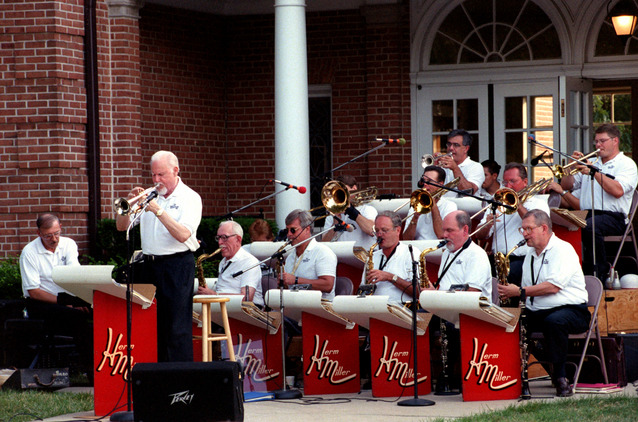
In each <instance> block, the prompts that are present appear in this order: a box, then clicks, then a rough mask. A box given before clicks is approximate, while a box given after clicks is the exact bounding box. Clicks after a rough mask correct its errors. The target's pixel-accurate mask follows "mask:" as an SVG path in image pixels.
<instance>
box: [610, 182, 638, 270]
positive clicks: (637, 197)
mask: <svg viewBox="0 0 638 422" xmlns="http://www.w3.org/2000/svg"><path fill="white" fill-rule="evenodd" d="M636 208H638V189H636V190H634V194H633V196H632V199H631V208H630V209H629V216H628V217H629V223H628V224H627V228H626V229H625V233H623V235H622V236H605V237H604V240H605V242H619V243H620V244H619V245H618V252H616V257H615V258H614V262H613V263H612V264H611V271H614V269H615V268H616V265H617V264H618V258H620V253H621V252H622V247H623V246H624V244H625V241H626V240H627V238H628V237H629V238H630V239H631V244H632V245H633V247H634V256H633V259H634V260H635V261H634V262H636V264H637V265H638V245H637V244H636V233H635V232H634V214H636ZM610 276H611V275H610Z"/></svg>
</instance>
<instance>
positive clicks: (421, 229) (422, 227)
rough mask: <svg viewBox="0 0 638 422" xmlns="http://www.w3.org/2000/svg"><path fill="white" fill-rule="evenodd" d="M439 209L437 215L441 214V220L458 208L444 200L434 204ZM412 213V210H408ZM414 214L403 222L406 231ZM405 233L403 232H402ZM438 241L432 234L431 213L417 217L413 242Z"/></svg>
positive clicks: (452, 202)
mask: <svg viewBox="0 0 638 422" xmlns="http://www.w3.org/2000/svg"><path fill="white" fill-rule="evenodd" d="M436 206H437V207H439V214H441V220H443V219H444V218H445V216H446V215H448V214H449V213H451V212H452V211H456V210H457V209H458V207H457V206H456V203H455V202H454V201H448V200H447V199H445V198H441V199H439V202H437V204H436ZM410 212H412V210H410ZM413 217H414V214H412V215H411V216H410V217H408V219H407V220H406V221H405V229H407V228H408V227H409V225H410V222H411V221H412V218H413ZM403 231H404V232H405V230H403ZM433 239H438V237H437V236H436V233H434V225H433V224H432V212H429V213H427V214H425V215H422V216H420V217H419V220H418V221H417V223H416V231H415V233H414V240H433Z"/></svg>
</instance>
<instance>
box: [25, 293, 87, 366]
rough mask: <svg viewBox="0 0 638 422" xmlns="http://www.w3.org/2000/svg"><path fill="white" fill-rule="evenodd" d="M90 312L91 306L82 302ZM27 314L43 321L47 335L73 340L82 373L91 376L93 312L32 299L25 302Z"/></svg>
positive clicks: (31, 317)
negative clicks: (66, 337) (84, 372)
mask: <svg viewBox="0 0 638 422" xmlns="http://www.w3.org/2000/svg"><path fill="white" fill-rule="evenodd" d="M84 304H85V305H86V307H87V308H88V309H89V310H90V309H91V305H90V304H88V303H86V302H84ZM26 308H27V313H28V314H29V318H30V319H41V320H43V321H44V329H45V332H46V334H47V335H60V336H68V337H72V338H73V343H74V344H75V346H76V347H77V349H78V353H79V356H80V366H81V368H82V370H83V371H86V372H87V373H88V374H89V377H92V376H93V312H92V311H91V312H84V311H81V310H79V309H75V308H71V307H68V306H63V305H58V304H55V303H48V302H42V301H39V300H34V299H27V301H26Z"/></svg>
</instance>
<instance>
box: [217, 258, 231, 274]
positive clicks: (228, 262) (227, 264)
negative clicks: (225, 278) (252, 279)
mask: <svg viewBox="0 0 638 422" xmlns="http://www.w3.org/2000/svg"><path fill="white" fill-rule="evenodd" d="M232 263H233V262H232V261H226V265H224V268H222V270H221V271H220V272H219V275H222V274H224V271H226V269H227V268H228V267H230V264H232Z"/></svg>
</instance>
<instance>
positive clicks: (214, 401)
mask: <svg viewBox="0 0 638 422" xmlns="http://www.w3.org/2000/svg"><path fill="white" fill-rule="evenodd" d="M132 376H133V413H134V417H135V421H136V422H155V421H189V422H208V421H243V420H244V392H243V384H242V380H241V378H240V376H241V367H240V364H239V363H237V362H227V361H220V362H162V363H138V364H136V365H135V366H134V367H133V371H132Z"/></svg>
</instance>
